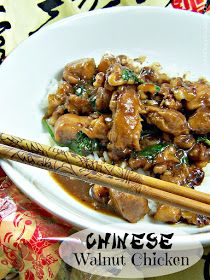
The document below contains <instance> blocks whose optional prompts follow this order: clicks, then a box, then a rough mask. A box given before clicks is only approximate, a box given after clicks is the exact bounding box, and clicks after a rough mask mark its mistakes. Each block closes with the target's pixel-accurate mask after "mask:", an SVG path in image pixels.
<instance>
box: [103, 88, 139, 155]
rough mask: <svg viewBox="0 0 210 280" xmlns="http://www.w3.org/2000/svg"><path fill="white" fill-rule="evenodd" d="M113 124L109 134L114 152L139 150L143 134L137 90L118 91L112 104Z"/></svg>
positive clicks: (124, 89)
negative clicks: (141, 134)
mask: <svg viewBox="0 0 210 280" xmlns="http://www.w3.org/2000/svg"><path fill="white" fill-rule="evenodd" d="M110 108H111V111H112V113H113V124H112V128H111V130H110V132H109V134H108V138H109V141H110V143H111V145H112V147H113V149H112V153H114V150H115V149H116V150H121V151H123V150H126V149H135V150H139V149H140V146H139V139H140V133H141V128H142V126H141V117H140V102H139V99H138V96H137V94H136V91H135V88H133V87H132V86H130V87H122V88H120V89H119V90H118V91H116V92H115V93H114V94H113V96H112V100H111V103H110Z"/></svg>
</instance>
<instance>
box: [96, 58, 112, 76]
mask: <svg viewBox="0 0 210 280" xmlns="http://www.w3.org/2000/svg"><path fill="white" fill-rule="evenodd" d="M115 62H116V57H115V56H113V55H112V54H105V55H104V56H102V58H101V61H100V63H99V65H98V72H103V73H106V70H107V69H108V68H109V67H110V66H111V65H112V64H114V63H115Z"/></svg>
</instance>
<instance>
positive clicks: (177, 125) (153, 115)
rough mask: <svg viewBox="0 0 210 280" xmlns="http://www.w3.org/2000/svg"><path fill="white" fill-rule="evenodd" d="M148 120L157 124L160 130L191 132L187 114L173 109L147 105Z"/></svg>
mask: <svg viewBox="0 0 210 280" xmlns="http://www.w3.org/2000/svg"><path fill="white" fill-rule="evenodd" d="M146 110H147V121H148V122H149V123H150V124H154V125H156V126H157V127H158V128H159V129H160V130H162V131H164V132H167V133H170V134H173V135H175V136H177V135H181V134H189V128H188V124H187V121H186V118H185V116H184V115H183V114H182V113H180V112H178V111H175V110H173V109H161V108H158V107H153V106H147V108H146Z"/></svg>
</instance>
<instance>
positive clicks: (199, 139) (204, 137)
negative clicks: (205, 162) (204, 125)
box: [197, 135, 210, 146]
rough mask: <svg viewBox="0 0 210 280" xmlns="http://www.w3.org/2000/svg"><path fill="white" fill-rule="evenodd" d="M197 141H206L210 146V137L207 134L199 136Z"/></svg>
mask: <svg viewBox="0 0 210 280" xmlns="http://www.w3.org/2000/svg"><path fill="white" fill-rule="evenodd" d="M197 142H198V143H199V142H203V143H205V144H206V145H208V146H210V140H209V139H208V137H207V135H205V136H199V137H198V138H197Z"/></svg>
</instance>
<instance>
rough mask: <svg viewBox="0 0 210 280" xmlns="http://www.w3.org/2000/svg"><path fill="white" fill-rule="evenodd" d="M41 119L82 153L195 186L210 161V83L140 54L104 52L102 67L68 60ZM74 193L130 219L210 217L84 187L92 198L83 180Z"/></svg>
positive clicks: (203, 220)
mask: <svg viewBox="0 0 210 280" xmlns="http://www.w3.org/2000/svg"><path fill="white" fill-rule="evenodd" d="M43 123H44V124H45V126H46V127H47V129H48V131H49V132H50V134H51V136H52V137H53V139H54V141H55V143H56V144H58V145H60V146H66V147H68V148H69V149H70V150H71V151H73V152H75V153H77V154H80V155H84V156H88V157H90V158H94V159H97V160H102V161H106V162H109V163H112V164H117V165H119V166H121V167H124V168H128V169H130V170H134V171H137V172H140V171H141V170H144V171H145V172H147V174H150V176H154V177H156V178H160V179H161V180H165V181H168V182H174V183H176V184H178V185H182V186H187V187H189V188H195V187H197V186H199V185H200V184H201V183H202V181H203V178H204V175H205V174H204V171H203V169H202V168H203V167H205V166H206V165H207V164H208V162H210V137H209V136H210V83H209V82H207V81H206V80H205V79H199V80H198V81H196V82H191V81H188V80H187V79H186V77H184V76H183V77H173V78H171V77H169V76H168V75H166V74H164V73H162V72H161V71H160V67H158V65H157V64H156V65H155V64H154V65H151V66H144V64H142V61H141V58H139V59H131V58H129V57H127V56H125V55H119V56H113V55H110V54H105V55H104V56H103V57H102V58H101V61H100V63H99V64H98V66H96V63H95V61H94V59H93V58H85V59H80V60H77V61H73V62H71V63H69V64H67V65H66V66H65V68H64V70H63V77H62V81H61V82H60V83H59V86H58V89H57V91H56V92H55V93H52V94H49V96H48V109H47V112H46V114H45V116H44V119H43ZM70 185H71V184H70ZM69 187H70V188H71V186H69ZM76 189H80V191H78V192H77V191H76ZM73 193H74V195H77V196H78V197H80V196H81V199H83V200H87V201H90V203H91V204H92V205H94V207H95V208H96V209H106V208H107V209H111V211H113V212H115V213H117V214H118V215H119V216H121V217H122V218H124V219H125V220H127V221H129V222H137V221H138V220H140V219H141V218H143V217H144V216H145V215H146V214H148V215H150V216H151V217H153V218H154V219H155V220H157V221H162V222H168V223H177V222H179V221H182V222H186V223H189V224H195V225H199V226H202V225H206V224H209V223H210V220H209V219H208V218H207V217H204V216H201V215H196V214H194V213H190V212H188V211H183V210H181V209H179V208H176V207H173V206H170V205H165V204H158V205H156V208H155V209H152V208H153V207H151V206H150V204H151V202H148V200H147V199H145V198H143V197H137V196H133V195H130V194H125V193H121V192H119V191H116V190H112V189H107V188H105V187H102V186H98V185H93V186H90V185H88V187H87V186H86V198H87V199H85V198H84V192H83V196H82V194H81V186H80V187H78V188H75V187H74V191H73ZM88 199H89V200H88Z"/></svg>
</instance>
